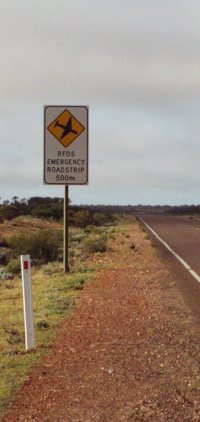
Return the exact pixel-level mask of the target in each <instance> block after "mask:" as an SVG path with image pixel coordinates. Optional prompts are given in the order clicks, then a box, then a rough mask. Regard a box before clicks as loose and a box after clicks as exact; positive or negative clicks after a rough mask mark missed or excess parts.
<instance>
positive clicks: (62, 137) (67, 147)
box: [44, 105, 88, 272]
mask: <svg viewBox="0 0 200 422" xmlns="http://www.w3.org/2000/svg"><path fill="white" fill-rule="evenodd" d="M44 183H45V184H49V185H65V195H64V250H63V267H64V271H65V272H68V271H69V264H68V225H69V224H68V185H86V184H87V183H88V107H87V106H64V105H62V106H52V105H47V106H45V107H44Z"/></svg>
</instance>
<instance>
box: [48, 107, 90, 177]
mask: <svg viewBox="0 0 200 422" xmlns="http://www.w3.org/2000/svg"><path fill="white" fill-rule="evenodd" d="M44 183H46V184H52V185H54V184H58V185H85V184H87V183H88V107H86V106H45V107H44Z"/></svg>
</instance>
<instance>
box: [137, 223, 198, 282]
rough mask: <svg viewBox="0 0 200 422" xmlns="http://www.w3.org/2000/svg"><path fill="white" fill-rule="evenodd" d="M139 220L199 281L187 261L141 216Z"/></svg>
mask: <svg viewBox="0 0 200 422" xmlns="http://www.w3.org/2000/svg"><path fill="white" fill-rule="evenodd" d="M140 221H141V222H142V223H143V224H144V225H145V226H146V227H147V228H148V229H149V230H150V231H151V232H152V233H153V235H154V236H155V237H156V238H157V239H158V240H159V241H160V242H161V243H162V244H163V245H164V246H165V247H166V249H168V251H170V252H171V253H172V255H174V256H175V258H176V259H178V261H179V262H180V263H181V264H182V265H183V267H184V268H186V270H187V271H189V273H190V274H191V275H192V276H193V277H194V278H195V280H197V281H198V283H200V276H199V275H198V274H197V273H196V272H195V271H194V270H193V269H192V268H191V267H190V266H189V265H188V264H187V262H186V261H184V259H183V258H181V256H180V255H178V254H177V253H176V252H175V251H174V250H173V249H172V248H170V246H169V245H168V244H167V243H166V242H164V240H162V239H161V237H160V236H158V234H157V233H156V232H155V231H154V230H153V229H152V228H151V227H150V226H149V225H148V224H147V223H145V221H144V220H143V219H142V218H140Z"/></svg>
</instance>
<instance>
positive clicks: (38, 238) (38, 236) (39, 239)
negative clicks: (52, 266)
mask: <svg viewBox="0 0 200 422" xmlns="http://www.w3.org/2000/svg"><path fill="white" fill-rule="evenodd" d="M8 243H9V247H10V248H11V249H12V254H13V257H17V256H19V255H26V254H29V255H30V256H31V258H32V259H35V260H37V261H38V262H40V263H46V262H48V261H55V260H56V259H57V257H58V255H59V252H60V250H59V248H60V242H59V240H58V238H57V236H56V234H54V233H52V232H46V231H40V232H37V233H34V234H31V235H30V234H28V235H26V234H20V235H18V236H13V237H11V238H10V239H9V240H8Z"/></svg>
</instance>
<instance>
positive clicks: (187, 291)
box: [142, 215, 200, 320]
mask: <svg viewBox="0 0 200 422" xmlns="http://www.w3.org/2000/svg"><path fill="white" fill-rule="evenodd" d="M142 218H143V220H144V222H145V223H147V224H148V225H149V226H150V227H151V228H152V229H153V230H154V231H155V232H156V233H157V235H158V236H159V237H160V238H161V239H162V240H163V241H164V242H166V243H167V244H168V245H169V247H170V248H171V249H173V251H174V252H175V253H176V254H178V255H179V256H180V257H181V258H182V259H183V260H184V261H185V262H186V263H187V264H188V265H189V266H190V267H191V269H192V270H194V271H195V272H196V273H197V274H198V275H199V276H200V221H198V220H196V219H189V218H188V217H174V216H159V215H154V216H143V217H142ZM147 231H148V232H149V236H150V238H151V239H152V242H153V244H154V245H155V246H156V247H157V250H158V253H159V255H160V257H161V259H163V260H165V262H166V265H167V266H168V268H169V269H170V270H171V271H173V273H174V276H175V280H176V282H177V285H178V287H179V288H180V290H181V292H182V294H183V297H184V299H185V302H186V303H187V305H188V306H189V307H190V309H191V311H192V313H193V314H195V317H197V318H198V320H200V283H198V281H196V280H195V279H194V278H193V276H192V275H191V274H190V273H189V272H188V271H187V270H186V269H185V268H184V267H183V266H182V265H181V263H180V262H179V261H178V260H177V259H176V258H175V257H174V256H173V255H172V254H171V253H170V252H169V251H168V250H167V249H166V248H165V247H164V245H162V243H160V242H159V240H157V239H156V238H155V237H154V235H153V234H152V233H151V232H150V231H149V230H148V229H147Z"/></svg>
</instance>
